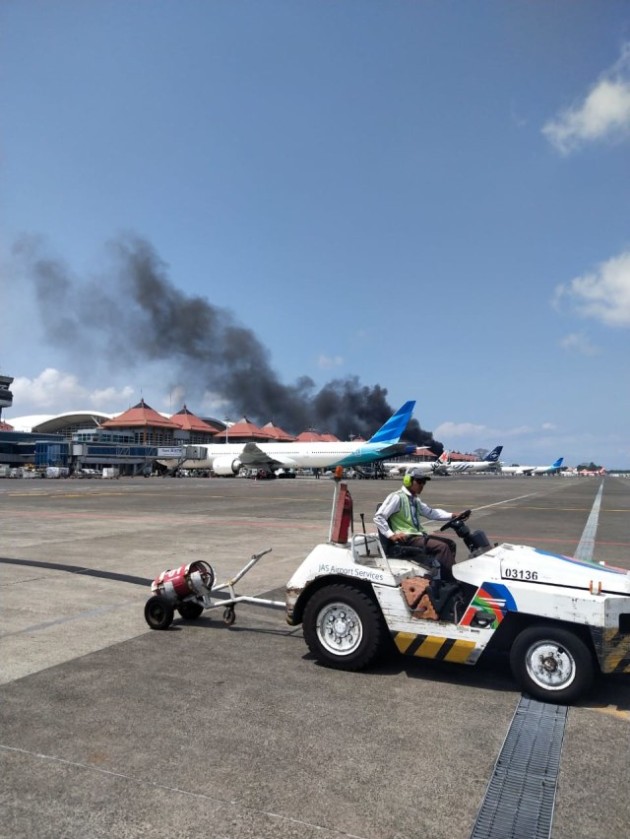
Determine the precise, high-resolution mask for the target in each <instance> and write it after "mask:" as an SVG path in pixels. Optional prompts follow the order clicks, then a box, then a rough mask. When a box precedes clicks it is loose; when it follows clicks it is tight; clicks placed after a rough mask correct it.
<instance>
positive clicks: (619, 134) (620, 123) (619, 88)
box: [542, 43, 630, 154]
mask: <svg viewBox="0 0 630 839" xmlns="http://www.w3.org/2000/svg"><path fill="white" fill-rule="evenodd" d="M542 132H543V134H544V135H545V136H546V137H547V139H548V140H549V142H550V143H551V144H552V145H553V146H555V148H556V149H558V151H559V152H561V153H562V154H569V153H570V152H572V151H574V150H575V149H577V148H579V147H580V146H581V145H583V144H585V143H589V142H596V141H601V140H612V139H621V138H624V137H628V136H630V43H626V44H624V46H623V48H622V51H621V57H620V59H619V61H618V62H617V63H616V64H615V65H614V66H613V67H611V68H610V69H609V70H607V71H606V72H605V73H603V75H602V76H601V78H600V79H599V80H598V81H597V83H596V84H595V85H594V86H593V87H592V88H591V89H590V91H589V92H588V93H587V95H586V96H585V97H584V98H583V99H582V100H580V101H578V102H576V103H575V104H574V105H572V106H571V107H569V108H565V109H564V110H562V111H561V112H560V113H559V114H558V116H557V117H555V118H554V119H552V120H549V122H547V123H546V124H545V125H544V126H543V129H542Z"/></svg>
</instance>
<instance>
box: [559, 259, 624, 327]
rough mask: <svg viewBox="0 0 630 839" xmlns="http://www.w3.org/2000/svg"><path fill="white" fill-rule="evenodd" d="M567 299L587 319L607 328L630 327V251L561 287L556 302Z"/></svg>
mask: <svg viewBox="0 0 630 839" xmlns="http://www.w3.org/2000/svg"><path fill="white" fill-rule="evenodd" d="M563 297H564V298H568V299H569V301H570V302H571V303H572V304H573V305H574V306H575V308H576V310H577V311H578V313H579V314H581V315H583V316H584V317H588V318H594V319H595V320H599V321H601V322H602V323H604V324H606V325H607V326H622V327H623V326H630V251H625V252H624V253H622V254H620V255H619V256H615V257H613V258H612V259H609V260H608V261H607V262H603V263H602V264H601V265H599V266H598V267H597V269H596V271H594V272H593V273H591V274H584V275H583V276H581V277H576V278H575V279H573V280H571V282H570V283H568V284H567V285H559V286H558V287H557V288H556V292H555V300H556V302H560V301H561V299H562V298H563Z"/></svg>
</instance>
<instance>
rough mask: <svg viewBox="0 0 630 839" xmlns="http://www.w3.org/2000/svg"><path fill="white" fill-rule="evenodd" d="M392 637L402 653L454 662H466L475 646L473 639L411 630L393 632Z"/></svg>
mask: <svg viewBox="0 0 630 839" xmlns="http://www.w3.org/2000/svg"><path fill="white" fill-rule="evenodd" d="M392 637H393V639H394V643H395V644H396V647H397V648H398V649H399V650H400V652H401V653H403V655H414V656H417V657H418V658H433V659H435V660H436V661H452V662H455V663H456V664H466V663H467V661H468V660H469V658H470V656H471V654H472V653H473V651H474V650H475V648H476V646H477V645H476V644H475V642H474V641H467V640H465V639H463V638H460V639H457V638H440V637H439V636H438V635H416V634H415V633H413V632H394V633H392Z"/></svg>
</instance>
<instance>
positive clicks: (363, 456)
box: [183, 400, 416, 477]
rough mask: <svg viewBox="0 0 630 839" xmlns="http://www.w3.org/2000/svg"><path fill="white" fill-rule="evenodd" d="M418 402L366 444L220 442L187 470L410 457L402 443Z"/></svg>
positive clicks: (222, 471) (219, 471) (221, 471)
mask: <svg viewBox="0 0 630 839" xmlns="http://www.w3.org/2000/svg"><path fill="white" fill-rule="evenodd" d="M415 404H416V403H415V401H414V400H412V401H409V402H405V404H404V405H403V406H402V407H401V408H399V409H398V410H397V411H396V413H395V414H393V415H392V416H391V417H390V418H389V419H388V420H387V422H386V423H385V424H384V425H383V426H381V428H379V429H378V431H377V432H376V433H375V434H373V435H372V437H370V439H369V440H368V441H367V442H364V441H361V442H354V443H341V442H335V443H328V442H326V443H324V442H312V443H310V442H309V443H305V442H299V443H218V444H216V445H208V446H200V448H204V449H205V450H206V456H205V458H203V459H201V460H187V461H186V462H185V463H184V464H183V467H184V468H187V469H212V471H213V472H214V474H215V475H220V476H222V477H226V476H229V475H237V474H238V473H239V471H240V470H241V469H242V468H244V467H245V468H253V469H256V468H258V469H263V470H264V471H265V472H268V473H269V472H271V473H273V472H275V470H276V469H279V468H282V469H307V468H312V469H323V468H334V467H335V466H354V465H357V464H361V463H372V462H373V461H375V460H382V459H383V458H386V457H395V456H396V455H401V454H411V453H412V452H414V451H415V450H416V446H415V445H414V444H411V443H404V442H400V437H401V435H402V434H403V432H404V431H405V429H406V428H407V425H408V423H409V420H410V419H411V414H412V412H413V409H414V407H415Z"/></svg>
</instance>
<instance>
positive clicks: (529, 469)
mask: <svg viewBox="0 0 630 839" xmlns="http://www.w3.org/2000/svg"><path fill="white" fill-rule="evenodd" d="M563 462H564V458H563V457H559V458H558V459H557V460H554V462H553V463H551V464H550V465H549V466H503V464H501V474H502V475H548V474H553V473H554V472H559V471H560V469H562V464H563Z"/></svg>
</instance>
